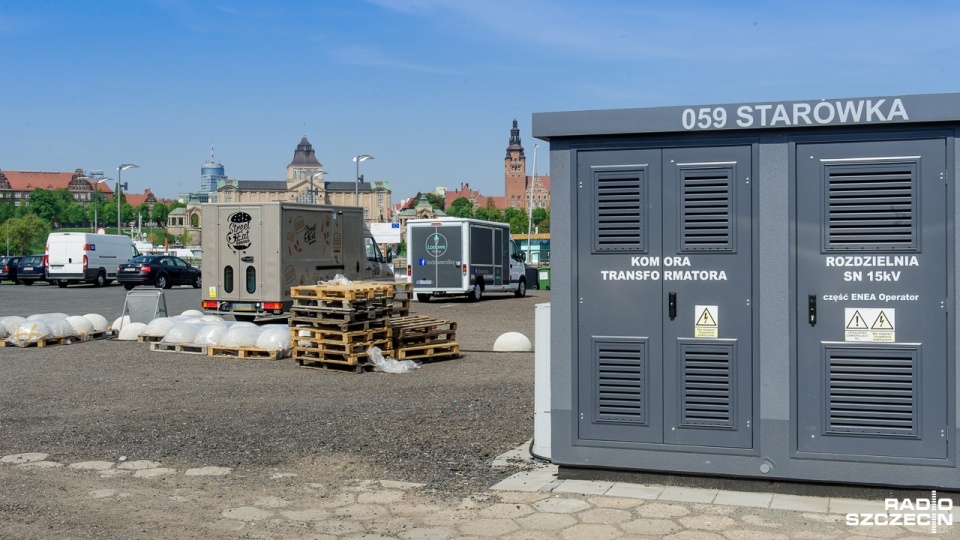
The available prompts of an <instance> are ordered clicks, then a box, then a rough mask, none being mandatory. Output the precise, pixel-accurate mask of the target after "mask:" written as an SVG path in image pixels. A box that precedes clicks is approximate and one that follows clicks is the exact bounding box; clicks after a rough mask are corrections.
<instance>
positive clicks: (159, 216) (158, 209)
mask: <svg viewBox="0 0 960 540" xmlns="http://www.w3.org/2000/svg"><path fill="white" fill-rule="evenodd" d="M168 215H170V208H168V207H167V205H165V204H162V203H157V204H155V205H153V208H152V209H151V210H150V220H151V221H153V222H154V223H156V224H157V227H160V228H162V229H166V228H167V216H168Z"/></svg>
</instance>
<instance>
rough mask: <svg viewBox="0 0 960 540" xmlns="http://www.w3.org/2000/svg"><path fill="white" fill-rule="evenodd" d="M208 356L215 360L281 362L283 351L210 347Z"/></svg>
mask: <svg viewBox="0 0 960 540" xmlns="http://www.w3.org/2000/svg"><path fill="white" fill-rule="evenodd" d="M207 355H208V356H212V357H214V358H239V359H245V360H279V359H280V358H281V357H282V356H283V351H271V350H267V349H259V348H257V347H221V346H218V345H209V346H208V347H207Z"/></svg>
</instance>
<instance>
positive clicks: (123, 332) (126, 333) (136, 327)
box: [117, 320, 147, 341]
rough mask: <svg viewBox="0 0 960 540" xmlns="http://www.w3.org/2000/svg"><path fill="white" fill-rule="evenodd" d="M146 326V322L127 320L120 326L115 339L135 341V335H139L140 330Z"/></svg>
mask: <svg viewBox="0 0 960 540" xmlns="http://www.w3.org/2000/svg"><path fill="white" fill-rule="evenodd" d="M146 327H147V325H146V324H143V323H142V322H129V320H128V322H127V323H126V324H124V325H123V326H122V327H121V328H120V334H119V335H118V336H117V339H119V340H120V341H136V340H137V337H139V336H140V332H143V330H144V329H145V328H146Z"/></svg>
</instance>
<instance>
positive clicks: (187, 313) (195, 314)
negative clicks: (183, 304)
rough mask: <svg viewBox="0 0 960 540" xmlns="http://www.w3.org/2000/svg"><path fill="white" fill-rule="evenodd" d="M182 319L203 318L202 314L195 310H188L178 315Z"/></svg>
mask: <svg viewBox="0 0 960 540" xmlns="http://www.w3.org/2000/svg"><path fill="white" fill-rule="evenodd" d="M180 315H181V316H183V317H198V318H199V317H203V312H202V311H200V310H196V309H188V310H186V311H184V312H183V313H181V314H180Z"/></svg>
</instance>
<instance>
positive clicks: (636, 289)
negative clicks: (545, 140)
mask: <svg viewBox="0 0 960 540" xmlns="http://www.w3.org/2000/svg"><path fill="white" fill-rule="evenodd" d="M660 155H661V154H660V151H659V150H635V151H595V152H594V151H584V152H579V153H578V155H577V160H578V162H577V181H576V209H577V223H578V229H577V236H578V237H579V238H580V240H578V241H577V242H576V247H575V251H576V258H577V261H578V264H579V272H578V273H577V287H576V290H577V292H578V299H577V302H578V304H577V305H578V314H577V320H578V339H579V346H578V348H577V365H578V369H577V372H576V373H577V376H578V377H579V396H578V400H579V419H580V420H579V429H578V436H579V438H581V439H599V440H607V441H631V442H638V441H648V442H660V441H662V440H663V398H662V384H661V380H662V373H661V364H662V355H661V350H662V348H663V345H662V321H663V319H662V317H663V311H662V310H663V306H662V305H661V304H660V297H661V291H662V287H661V284H660V267H659V264H657V265H655V266H654V267H652V268H651V267H647V266H641V265H640V262H639V261H640V260H643V261H645V263H646V264H649V263H650V262H651V261H652V258H653V257H656V258H657V260H658V261H659V254H660V243H661V239H660V235H659V234H656V235H651V234H649V233H650V230H651V228H650V225H649V224H651V223H658V224H659V222H660V220H661V213H660V212H661V203H660V201H661V195H660V176H661V173H660V170H661V169H660ZM625 231H626V232H625ZM641 336H643V337H641ZM623 343H633V344H634V346H635V348H636V349H635V350H634V351H633V352H629V353H628V352H624V351H622V350H621V349H623V347H624V345H623ZM618 347H619V349H618ZM617 350H621V351H620V352H619V353H618V352H616V351H617ZM618 355H620V356H629V358H630V359H629V360H622V361H624V362H628V363H629V362H634V364H633V367H632V368H630V369H633V370H638V371H637V372H636V373H635V375H637V376H641V377H642V378H643V385H642V387H639V386H638V387H634V390H635V394H636V393H641V394H642V396H643V399H642V402H643V406H642V417H643V421H641V422H638V421H636V420H635V418H636V416H633V417H630V418H632V419H629V420H628V419H627V417H622V418H619V419H618V418H617V417H614V416H610V415H605V414H604V412H603V410H602V409H601V403H603V402H604V400H603V396H602V395H601V394H602V392H604V390H603V388H609V387H605V386H604V384H612V383H610V381H609V377H613V376H615V374H612V371H613V370H614V367H613V364H614V363H616V362H618V361H619V360H617V358H618ZM624 376H625V377H626V375H624ZM605 377H606V378H607V379H605V380H604V381H601V379H603V378H605ZM602 383H603V384H602Z"/></svg>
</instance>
